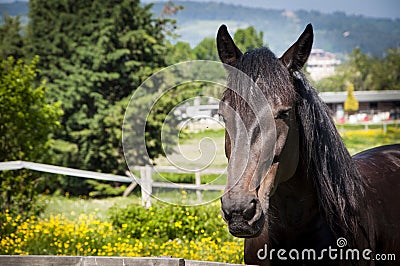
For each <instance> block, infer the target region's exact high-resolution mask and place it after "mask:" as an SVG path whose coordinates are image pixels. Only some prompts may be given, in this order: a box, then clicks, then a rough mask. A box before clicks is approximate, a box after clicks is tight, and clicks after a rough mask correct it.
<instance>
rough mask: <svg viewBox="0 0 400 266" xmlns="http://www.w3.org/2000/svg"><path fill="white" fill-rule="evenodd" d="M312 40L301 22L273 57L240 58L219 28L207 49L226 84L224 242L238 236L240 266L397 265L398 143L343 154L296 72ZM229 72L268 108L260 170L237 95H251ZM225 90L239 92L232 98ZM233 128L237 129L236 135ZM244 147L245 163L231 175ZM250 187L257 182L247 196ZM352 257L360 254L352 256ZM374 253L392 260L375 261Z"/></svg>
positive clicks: (253, 132)
mask: <svg viewBox="0 0 400 266" xmlns="http://www.w3.org/2000/svg"><path fill="white" fill-rule="evenodd" d="M313 39H314V32H313V27H312V25H311V24H308V25H307V26H306V28H305V30H304V31H303V33H302V34H301V35H300V37H299V38H298V39H297V41H296V42H295V43H294V44H293V45H292V46H290V48H289V49H288V50H287V51H286V52H285V53H284V54H283V55H282V56H281V57H280V58H277V57H276V56H275V54H274V53H273V52H271V50H269V49H268V48H265V47H262V48H257V49H253V50H250V51H247V52H246V53H242V51H241V50H240V49H239V48H238V47H237V46H236V44H235V43H234V41H233V40H232V38H231V36H230V35H229V33H228V30H227V27H226V26H225V25H222V26H220V28H219V30H218V33H217V38H216V41H217V50H218V54H219V57H220V60H221V61H222V63H223V64H224V66H226V69H227V71H226V72H227V77H228V78H227V86H226V88H225V89H224V92H223V94H222V98H221V101H220V106H219V110H218V112H219V114H220V115H221V116H222V118H223V119H224V121H225V154H226V157H227V159H228V168H227V172H228V174H227V175H228V177H227V184H226V188H225V192H224V194H223V196H222V197H221V209H222V216H223V219H224V220H225V221H226V223H227V225H228V229H229V232H230V233H231V234H232V235H234V236H236V237H241V238H245V241H244V260H245V263H246V264H256V265H321V263H322V262H323V263H324V264H328V265H381V264H382V265H399V264H400V262H399V260H400V253H399V252H400V144H393V145H386V146H381V147H377V148H372V149H369V150H366V151H363V152H361V153H359V154H356V155H354V156H353V157H352V156H351V155H350V154H349V152H348V150H347V149H346V147H345V145H344V143H343V140H342V138H341V137H340V135H339V133H338V130H337V129H336V126H335V124H334V121H333V119H332V116H331V112H330V109H329V108H328V107H327V105H326V104H325V103H323V101H322V100H321V99H320V97H319V96H318V93H317V92H316V90H315V89H314V88H313V87H312V85H311V84H310V82H309V81H308V80H307V78H306V76H305V74H304V73H303V72H302V71H301V69H302V68H303V66H304V65H305V63H306V62H307V60H308V57H309V55H310V52H311V48H312V44H313ZM229 68H231V69H237V70H238V71H240V72H243V73H244V74H245V75H247V76H248V77H249V78H250V79H251V80H252V81H253V82H254V83H255V84H256V85H257V86H258V87H259V89H260V91H261V93H262V95H263V96H264V97H265V99H266V100H267V102H268V105H269V108H270V109H271V113H272V120H273V121H272V125H273V126H274V127H275V130H276V134H275V135H274V139H272V141H273V142H275V144H274V149H273V151H272V153H273V156H272V159H271V163H270V164H263V163H257V162H262V161H263V158H262V157H263V156H267V155H266V152H264V151H265V149H267V148H266V147H265V146H266V145H267V144H266V143H267V142H268V138H267V141H261V140H260V139H261V137H262V136H261V133H262V130H260V126H259V125H258V124H257V123H259V119H257V118H256V114H255V113H254V111H253V110H250V109H251V108H250V105H249V104H248V103H247V102H246V101H245V100H244V99H243V97H240V95H239V94H240V93H247V95H250V96H249V97H252V96H251V95H252V90H253V89H254V87H253V86H247V87H243V86H242V87H240V86H241V85H237V84H240V80H238V78H235V75H237V74H235V71H232V70H229ZM239 79H240V78H239ZM231 86H239V88H238V89H239V92H238V91H235V90H232V89H231ZM250 100H251V99H250ZM228 109H231V110H233V111H234V112H235V113H236V115H229V111H228ZM265 119H270V120H271V118H268V117H266V118H265ZM237 120H241V123H243V124H244V126H243V128H242V129H241V130H237V128H236V127H237V125H238V121H237ZM242 130H246V131H247V132H246V134H247V139H246V140H244V137H243V136H244V135H243V134H242V133H241V131H242ZM264 139H265V138H264ZM270 141H271V139H270ZM245 142H246V143H248V144H246V145H248V146H247V147H244V145H245V144H243V143H245ZM246 148H248V149H249V151H250V155H251V159H249V160H246V163H245V167H244V168H243V167H238V166H237V165H238V164H240V163H241V162H243V160H245V158H242V157H243V152H241V151H242V150H243V149H246ZM269 156H271V155H269ZM238 168H243V169H244V170H243V169H242V171H241V172H240V171H239V170H238ZM265 168H267V169H265ZM252 180H257V181H258V183H257V185H256V186H255V187H254V188H251V186H252V185H251V184H254V182H253V181H252ZM340 241H342V242H340ZM343 241H344V242H343ZM332 250H335V252H336V253H335V252H333V251H332ZM349 250H350V251H349ZM272 251H274V252H275V253H272ZM348 251H349V254H348V253H347V252H348ZM267 252H269V253H268V256H267V254H266V253H267ZM290 252H291V253H290ZM302 252H303V253H304V252H305V253H308V255H310V256H309V257H307V256H300V255H303V253H302ZM329 252H332V253H335V256H334V255H332V256H330V255H329V254H328V253H329ZM351 252H353V255H354V257H350V255H351V254H350V253H351ZM355 252H359V253H355ZM361 252H364V253H368V254H367V256H362V257H361V255H365V254H364V253H363V254H361ZM339 253H340V254H339ZM357 254H358V255H359V256H358V257H355V256H356V255H357ZM381 254H383V255H385V254H386V255H385V256H389V255H392V257H391V259H392V260H391V261H382V262H381V261H379V260H378V259H379V258H378V257H377V256H378V255H381ZM388 254H389V255H388ZM284 255H286V256H284ZM306 255H307V254H306ZM311 255H312V256H311ZM318 255H319V256H318ZM328 255H329V257H328ZM344 255H349V256H348V257H345V256H344ZM316 256H318V257H316ZM393 256H395V257H393ZM394 258H395V259H397V262H396V261H393V259H394ZM386 259H387V257H386ZM385 263H386V264H385Z"/></svg>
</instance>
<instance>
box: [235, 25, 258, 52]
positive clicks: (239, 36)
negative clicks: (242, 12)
mask: <svg viewBox="0 0 400 266" xmlns="http://www.w3.org/2000/svg"><path fill="white" fill-rule="evenodd" d="M263 38H264V33H263V32H262V31H260V32H259V33H257V30H256V29H255V28H254V27H253V26H250V27H248V28H246V29H238V30H237V31H236V32H235V35H234V37H233V39H234V41H235V44H236V45H237V47H238V48H239V49H240V50H241V51H242V52H245V51H248V50H250V49H255V48H260V47H262V46H264V40H263Z"/></svg>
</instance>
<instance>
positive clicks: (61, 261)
mask: <svg viewBox="0 0 400 266" xmlns="http://www.w3.org/2000/svg"><path fill="white" fill-rule="evenodd" d="M0 265H1V266H17V265H18V266H58V265H62V266H156V265H157V266H233V265H239V264H229V263H222V262H209V261H196V260H186V259H181V258H166V257H154V258H149V257H143V258H140V257H135V258H134V257H95V256H87V257H86V256H35V255H29V256H13V255H0Z"/></svg>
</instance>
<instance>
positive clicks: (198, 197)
mask: <svg viewBox="0 0 400 266" xmlns="http://www.w3.org/2000/svg"><path fill="white" fill-rule="evenodd" d="M194 175H195V178H196V186H200V185H201V178H200V172H198V171H197V172H196V173H195V174H194ZM196 195H197V200H198V201H199V203H200V202H202V201H203V197H202V195H201V190H199V189H198V190H196Z"/></svg>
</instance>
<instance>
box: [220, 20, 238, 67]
mask: <svg viewBox="0 0 400 266" xmlns="http://www.w3.org/2000/svg"><path fill="white" fill-rule="evenodd" d="M217 49H218V55H219V58H220V59H221V61H222V63H224V64H228V65H231V66H233V65H234V64H235V63H236V61H237V60H238V59H239V58H240V57H241V56H242V55H243V54H242V52H241V51H240V50H239V48H237V46H236V45H235V43H234V42H233V40H232V38H231V36H230V35H229V33H228V29H227V28H226V26H225V25H221V27H219V29H218V34H217Z"/></svg>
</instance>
